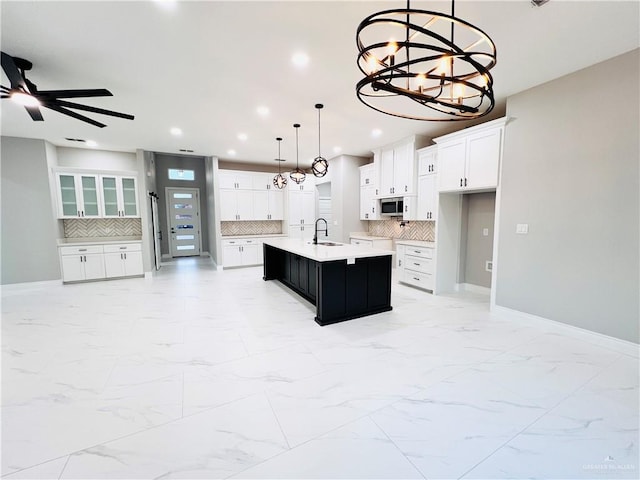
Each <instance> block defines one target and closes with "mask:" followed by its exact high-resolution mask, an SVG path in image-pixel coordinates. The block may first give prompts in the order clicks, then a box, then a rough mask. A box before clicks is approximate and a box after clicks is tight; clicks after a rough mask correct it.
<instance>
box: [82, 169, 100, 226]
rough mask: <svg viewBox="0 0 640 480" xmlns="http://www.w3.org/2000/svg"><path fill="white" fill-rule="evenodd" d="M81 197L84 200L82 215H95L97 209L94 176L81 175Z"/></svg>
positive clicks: (96, 191)
mask: <svg viewBox="0 0 640 480" xmlns="http://www.w3.org/2000/svg"><path fill="white" fill-rule="evenodd" d="M82 199H83V201H84V216H86V217H97V216H98V213H99V209H98V185H97V182H96V177H94V176H91V177H87V176H84V175H83V176H82Z"/></svg>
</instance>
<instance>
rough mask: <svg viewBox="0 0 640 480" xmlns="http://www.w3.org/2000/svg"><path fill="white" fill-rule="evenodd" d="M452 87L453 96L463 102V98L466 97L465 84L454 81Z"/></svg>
mask: <svg viewBox="0 0 640 480" xmlns="http://www.w3.org/2000/svg"><path fill="white" fill-rule="evenodd" d="M452 88H453V94H452V96H453V97H454V98H457V99H458V103H462V100H463V99H464V85H463V84H462V83H454V84H453V87H452Z"/></svg>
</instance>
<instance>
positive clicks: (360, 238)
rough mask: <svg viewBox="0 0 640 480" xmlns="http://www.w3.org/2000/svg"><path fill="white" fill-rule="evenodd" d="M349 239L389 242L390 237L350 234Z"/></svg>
mask: <svg viewBox="0 0 640 480" xmlns="http://www.w3.org/2000/svg"><path fill="white" fill-rule="evenodd" d="M349 238H355V239H356V240H373V241H375V240H391V237H374V236H373V235H369V234H368V233H366V232H351V233H350V234H349Z"/></svg>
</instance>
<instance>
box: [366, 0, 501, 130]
mask: <svg viewBox="0 0 640 480" xmlns="http://www.w3.org/2000/svg"><path fill="white" fill-rule="evenodd" d="M356 42H357V46H358V52H359V53H358V68H359V69H360V70H361V71H362V73H363V74H364V75H365V77H364V78H363V79H362V80H360V81H359V82H358V83H357V85H356V92H357V95H358V98H359V99H360V101H362V102H363V103H364V104H365V105H367V106H368V107H371V108H373V109H374V110H377V111H379V112H382V113H386V114H388V115H394V116H396V117H401V118H409V119H413V120H429V121H455V120H469V119H473V118H479V117H482V116H484V115H487V114H488V113H489V112H490V111H491V110H492V109H493V107H494V106H495V99H494V94H493V77H492V76H491V73H489V70H491V69H492V68H493V67H494V66H495V64H496V47H495V44H494V43H493V40H491V38H489V36H488V35H487V34H486V33H484V32H483V31H482V30H480V29H479V28H478V27H475V26H473V25H471V24H470V23H468V22H466V21H464V20H462V19H460V18H457V17H456V16H455V0H452V2H451V15H448V14H445V13H438V12H432V11H427V10H417V9H412V8H411V6H410V0H407V8H402V9H394V10H384V11H381V12H378V13H374V14H373V15H370V16H368V17H367V18H365V19H364V20H363V21H362V22H361V23H360V25H359V26H358V30H357V33H356ZM425 107H426V108H425Z"/></svg>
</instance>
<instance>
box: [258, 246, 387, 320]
mask: <svg viewBox="0 0 640 480" xmlns="http://www.w3.org/2000/svg"><path fill="white" fill-rule="evenodd" d="M325 248H326V247H325ZM329 248H331V247H329ZM263 254H264V276H263V278H264V280H279V281H280V282H282V283H283V284H285V285H286V286H287V287H289V288H291V289H292V290H294V291H295V292H296V293H298V294H299V295H301V296H302V297H304V298H305V299H306V300H308V301H310V302H311V303H313V304H314V305H315V306H316V317H315V321H316V322H317V323H318V324H320V325H328V324H331V323H336V322H342V321H344V320H349V319H352V318H358V317H363V316H366V315H372V314H374V313H380V312H386V311H389V310H391V308H392V307H391V255H378V256H372V257H359V258H349V259H347V258H345V259H336V260H327V261H318V260H315V259H312V258H308V257H307V256H304V255H300V254H298V253H294V252H291V251H287V250H284V249H281V248H278V247H275V246H271V245H268V244H265V245H264V251H263ZM312 254H313V252H311V253H309V256H311V255H312Z"/></svg>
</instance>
